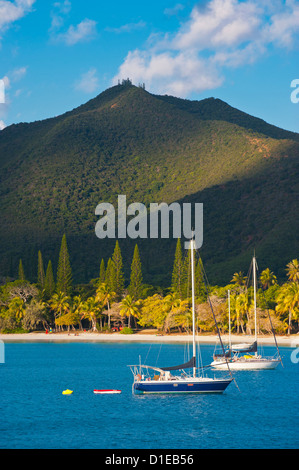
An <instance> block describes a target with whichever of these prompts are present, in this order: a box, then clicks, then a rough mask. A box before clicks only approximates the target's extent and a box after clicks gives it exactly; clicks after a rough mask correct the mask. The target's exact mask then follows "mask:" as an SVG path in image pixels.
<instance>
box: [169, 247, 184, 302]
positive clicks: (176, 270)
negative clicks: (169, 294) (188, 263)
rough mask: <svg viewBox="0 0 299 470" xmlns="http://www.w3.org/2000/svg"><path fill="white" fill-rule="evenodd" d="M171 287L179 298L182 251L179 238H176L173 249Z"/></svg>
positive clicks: (181, 285) (181, 284) (180, 294)
mask: <svg viewBox="0 0 299 470" xmlns="http://www.w3.org/2000/svg"><path fill="white" fill-rule="evenodd" d="M171 289H172V290H173V292H177V293H178V294H179V297H180V298H181V296H182V292H183V253H182V246H181V239H180V238H178V241H177V244H176V249H175V255H174V264H173V270H172V280H171Z"/></svg>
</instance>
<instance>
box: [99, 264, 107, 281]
mask: <svg viewBox="0 0 299 470" xmlns="http://www.w3.org/2000/svg"><path fill="white" fill-rule="evenodd" d="M99 280H100V284H102V282H105V280H106V278H105V261H104V260H103V259H102V261H101V265H100V276H99Z"/></svg>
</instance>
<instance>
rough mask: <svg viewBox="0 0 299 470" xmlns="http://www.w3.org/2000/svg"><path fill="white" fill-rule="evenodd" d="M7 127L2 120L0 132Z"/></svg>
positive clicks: (0, 120)
mask: <svg viewBox="0 0 299 470" xmlns="http://www.w3.org/2000/svg"><path fill="white" fill-rule="evenodd" d="M5 127H6V124H5V122H4V121H2V119H0V131H3V129H5Z"/></svg>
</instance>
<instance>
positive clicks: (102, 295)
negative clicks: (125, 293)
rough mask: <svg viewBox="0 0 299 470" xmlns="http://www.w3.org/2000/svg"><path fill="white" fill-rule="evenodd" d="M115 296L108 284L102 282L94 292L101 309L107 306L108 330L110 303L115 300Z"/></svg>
mask: <svg viewBox="0 0 299 470" xmlns="http://www.w3.org/2000/svg"><path fill="white" fill-rule="evenodd" d="M115 297H116V294H115V292H112V290H111V289H110V288H109V286H108V284H105V282H102V283H101V284H100V285H99V287H98V288H97V290H96V296H95V298H96V301H97V302H99V303H100V304H102V306H103V308H104V307H105V306H107V308H108V327H109V328H110V307H111V303H112V302H113V300H114V299H115Z"/></svg>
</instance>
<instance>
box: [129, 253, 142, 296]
mask: <svg viewBox="0 0 299 470" xmlns="http://www.w3.org/2000/svg"><path fill="white" fill-rule="evenodd" d="M128 292H129V294H130V296H131V297H132V299H133V300H138V299H140V298H141V294H142V268H141V260H140V255H139V250H138V245H137V244H136V245H135V249H134V254H133V260H132V264H131V276H130V285H129V288H128Z"/></svg>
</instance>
